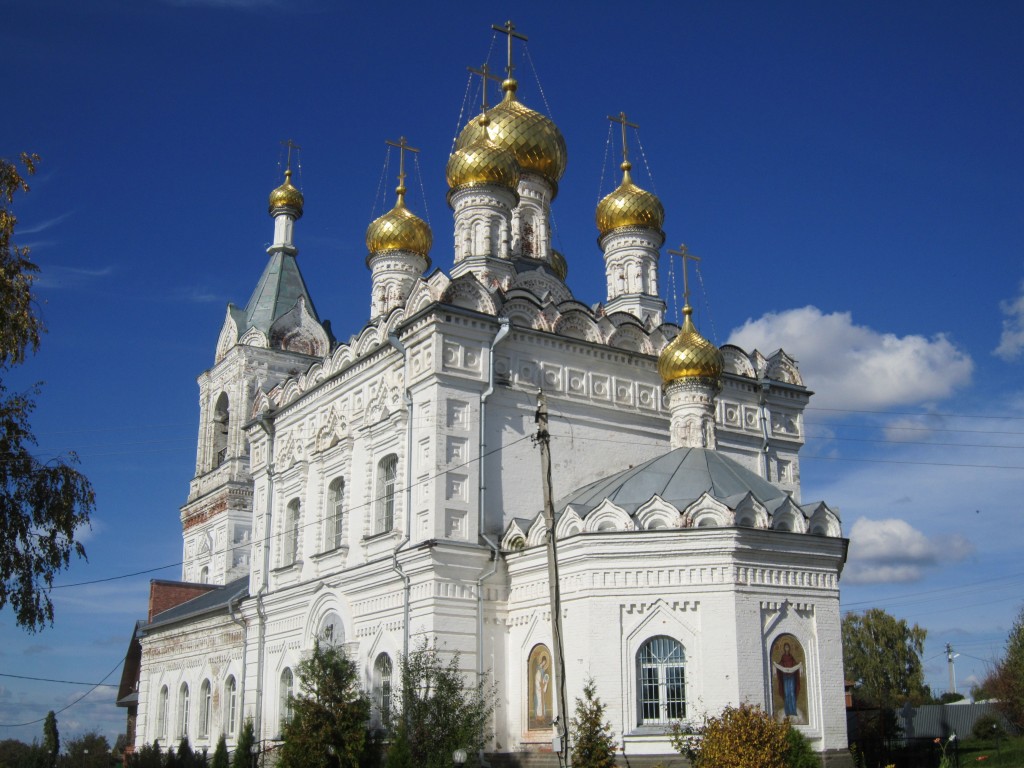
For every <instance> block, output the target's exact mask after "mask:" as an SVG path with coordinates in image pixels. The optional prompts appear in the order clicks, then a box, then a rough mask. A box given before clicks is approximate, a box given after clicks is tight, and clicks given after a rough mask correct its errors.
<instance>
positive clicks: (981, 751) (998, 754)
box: [960, 736, 1024, 768]
mask: <svg viewBox="0 0 1024 768" xmlns="http://www.w3.org/2000/svg"><path fill="white" fill-rule="evenodd" d="M981 758H985V759H981ZM960 766H961V768H973V767H974V766H985V768H989V766H993V768H994V767H995V766H1000V767H1001V768H1002V767H1003V766H1005V767H1006V768H1024V737H1020V736H1018V737H1017V738H1012V739H1000V740H999V748H998V749H996V742H995V741H994V740H991V741H990V740H988V739H985V740H981V741H979V740H977V739H969V740H965V741H964V742H963V743H962V744H961V745H960Z"/></svg>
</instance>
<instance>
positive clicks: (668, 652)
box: [636, 636, 686, 725]
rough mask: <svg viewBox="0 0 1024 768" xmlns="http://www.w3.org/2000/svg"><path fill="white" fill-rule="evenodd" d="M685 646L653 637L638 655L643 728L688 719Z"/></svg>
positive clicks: (672, 640) (640, 712) (677, 642)
mask: <svg viewBox="0 0 1024 768" xmlns="http://www.w3.org/2000/svg"><path fill="white" fill-rule="evenodd" d="M685 661H686V658H685V655H684V653H683V646H682V645H681V644H680V643H679V641H678V640H674V639H672V638H671V637H664V636H662V637H652V638H651V639H650V640H648V641H647V642H646V643H644V644H643V646H642V647H641V648H640V651H639V652H638V653H637V655H636V666H637V680H638V682H639V686H638V687H639V692H640V711H639V718H638V720H639V722H640V725H665V724H668V723H670V722H672V721H673V720H679V719H681V718H683V717H686V679H685V674H684V664H685Z"/></svg>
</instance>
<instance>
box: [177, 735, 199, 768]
mask: <svg viewBox="0 0 1024 768" xmlns="http://www.w3.org/2000/svg"><path fill="white" fill-rule="evenodd" d="M175 757H176V758H177V759H176V762H175V765H177V767H178V768H196V753H195V752H193V751H192V745H191V744H189V743H188V736H182V737H181V741H180V742H178V751H177V752H175Z"/></svg>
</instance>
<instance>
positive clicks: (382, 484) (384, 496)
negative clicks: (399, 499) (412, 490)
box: [374, 453, 398, 533]
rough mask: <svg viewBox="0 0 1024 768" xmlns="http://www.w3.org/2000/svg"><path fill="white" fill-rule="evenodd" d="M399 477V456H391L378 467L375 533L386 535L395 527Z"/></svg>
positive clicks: (382, 460) (385, 458) (386, 457)
mask: <svg viewBox="0 0 1024 768" xmlns="http://www.w3.org/2000/svg"><path fill="white" fill-rule="evenodd" d="M397 477H398V456H396V455H395V454H393V453H392V454H389V455H387V456H385V457H384V458H383V459H381V460H380V463H379V464H378V465H377V516H376V520H375V521H374V532H375V533H386V532H387V531H390V530H392V529H393V528H394V527H395V479H396V478H397Z"/></svg>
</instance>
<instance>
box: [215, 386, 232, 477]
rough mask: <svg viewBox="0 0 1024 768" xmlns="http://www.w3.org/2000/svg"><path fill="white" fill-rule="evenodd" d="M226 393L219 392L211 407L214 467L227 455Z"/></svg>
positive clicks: (227, 414)
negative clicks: (215, 402) (215, 401)
mask: <svg viewBox="0 0 1024 768" xmlns="http://www.w3.org/2000/svg"><path fill="white" fill-rule="evenodd" d="M230 415H231V412H230V409H229V408H228V393H227V392H221V393H220V397H218V398H217V405H215V406H214V408H213V467H214V469H216V468H217V467H219V466H220V465H221V464H223V463H224V460H225V459H226V458H227V457H228V419H229V417H230Z"/></svg>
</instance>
